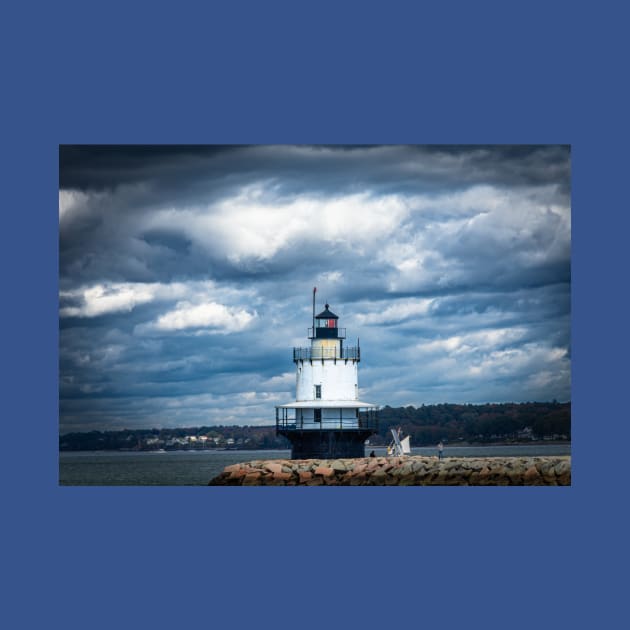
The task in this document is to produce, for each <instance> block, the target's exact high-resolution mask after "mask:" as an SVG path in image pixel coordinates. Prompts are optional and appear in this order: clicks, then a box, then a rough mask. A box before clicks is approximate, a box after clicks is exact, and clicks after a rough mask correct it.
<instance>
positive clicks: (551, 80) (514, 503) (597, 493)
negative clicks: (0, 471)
mask: <svg viewBox="0 0 630 630" xmlns="http://www.w3.org/2000/svg"><path fill="white" fill-rule="evenodd" d="M603 5H604V6H603V8H602V3H600V4H599V5H597V6H598V9H597V10H595V9H594V8H593V9H591V8H589V7H586V8H584V7H582V8H576V7H575V6H574V5H573V4H569V3H563V2H558V3H533V4H532V3H529V4H527V5H510V4H508V3H500V2H477V3H464V2H442V3H422V4H421V3H407V2H393V3H388V4H387V5H386V4H384V3H377V2H364V3H357V2H345V3H331V2H322V3H318V4H306V3H297V2H295V3H288V2H271V3H250V2H234V3H230V4H228V3H215V4H213V5H211V6H206V5H205V4H203V3H195V2H190V3H180V4H179V5H177V6H175V5H173V6H171V5H169V4H168V3H165V2H155V3H140V2H139V3H134V4H133V5H132V4H129V3H128V4H125V5H123V4H122V3H119V4H117V3H108V4H107V5H101V6H91V7H88V6H87V5H85V4H82V3H78V2H76V3H73V2H67V3H61V4H55V5H54V6H53V5H47V4H44V3H41V4H38V3H33V4H31V5H26V4H22V5H20V7H17V6H13V7H10V8H8V9H6V8H5V12H6V14H5V21H4V26H5V29H4V30H5V31H6V33H5V35H6V37H4V41H3V43H2V46H3V49H4V52H5V65H8V67H7V68H6V70H7V72H6V85H5V87H6V88H8V89H7V90H6V91H5V105H6V110H5V113H4V115H3V122H4V125H3V126H5V127H6V128H7V129H6V130H7V133H6V144H5V146H4V152H5V154H6V157H7V159H6V162H5V164H4V166H5V169H4V172H5V174H8V177H7V182H6V191H8V195H7V197H6V198H5V203H6V205H5V204H3V206H4V207H3V210H4V213H3V214H4V217H3V225H4V226H5V229H4V230H3V232H4V234H3V263H4V264H3V284H4V287H3V288H4V295H5V300H3V311H4V312H3V324H4V330H5V340H4V343H5V350H6V352H5V362H4V370H3V381H4V384H5V385H6V387H7V389H6V391H7V392H8V402H7V404H5V406H4V412H5V414H6V415H4V414H3V417H4V419H5V423H4V424H5V426H4V428H5V448H4V449H3V464H4V474H5V487H6V488H7V491H6V500H5V504H4V506H3V507H4V510H3V511H4V521H5V523H4V524H5V528H4V532H3V539H4V542H5V547H6V556H7V558H6V562H5V563H4V565H5V566H4V568H3V572H4V573H6V577H7V578H9V581H8V583H9V590H8V591H5V595H6V596H7V597H6V599H7V602H8V604H7V606H6V608H5V611H4V612H3V613H2V614H3V616H5V617H8V618H10V620H12V621H13V624H12V625H10V626H8V627H24V628H31V627H40V626H41V625H42V624H47V625H48V624H50V623H57V622H62V623H63V624H64V626H65V627H66V628H75V627H76V628H83V627H86V626H87V627H90V628H111V627H117V628H121V627H129V628H131V627H139V626H142V627H145V626H148V627H153V628H162V627H164V628H166V627H173V626H175V625H178V626H179V625H183V626H184V627H187V626H193V625H195V624H197V623H212V624H213V625H214V626H215V627H221V625H222V624H229V627H234V626H236V627H250V626H253V625H259V624H263V623H270V622H271V623H273V624H274V626H280V627H285V626H287V627H288V626H291V627H293V626H294V625H295V623H296V621H297V620H299V625H300V627H301V628H311V627H318V628H321V627H323V626H324V627H326V626H331V625H332V626H334V625H337V623H343V624H349V623H352V625H353V626H356V627H389V626H390V625H392V624H396V625H399V624H400V623H401V622H402V623H405V624H411V623H413V624H418V625H421V626H426V625H427V624H436V625H437V624H439V625H440V626H442V627H460V626H461V625H462V624H468V625H469V626H471V625H477V624H481V623H483V625H484V627H485V628H503V627H505V626H506V625H509V626H510V627H511V628H526V627H527V628H530V627H532V626H533V625H536V626H541V625H542V626H543V627H554V626H563V627H564V626H567V625H568V624H573V623H577V622H578V621H579V622H581V625H588V624H589V623H591V625H594V624H595V623H596V622H597V625H598V627H601V626H606V625H607V622H610V623H608V625H613V624H612V620H613V619H616V618H624V617H618V615H621V614H623V613H620V603H621V602H622V601H623V599H622V598H621V584H622V581H620V582H616V581H614V579H612V574H611V571H612V570H613V569H614V566H615V564H616V563H617V559H618V558H620V557H623V556H624V555H625V556H627V550H628V546H627V542H625V531H626V530H627V527H628V520H627V517H626V516H625V515H624V514H623V512H622V507H623V496H624V494H625V493H626V492H627V491H626V490H625V489H622V488H620V487H619V486H620V483H621V482H622V480H623V482H625V476H626V472H625V458H624V457H623V456H624V453H622V448H623V447H624V446H625V440H624V438H625V437H626V435H627V423H626V422H625V421H624V420H623V416H624V413H623V410H624V409H625V407H624V406H623V404H624V403H623V402H622V401H621V396H620V394H621V392H624V391H625V378H624V376H625V374H627V368H626V367H625V361H624V358H625V357H624V354H625V353H624V350H625V348H626V347H627V341H626V337H627V335H626V334H625V326H626V309H625V308H624V306H625V301H626V300H625V295H624V294H623V287H624V285H623V284H621V285H620V283H619V281H618V280H619V278H618V276H619V273H618V271H617V270H618V269H619V268H620V267H622V265H623V263H624V262H625V257H624V255H623V254H622V253H621V252H625V251H626V244H625V242H623V241H625V230H623V227H625V225H626V224H627V218H626V217H627V215H622V216H620V213H621V212H622V209H623V208H625V207H626V206H627V198H626V194H625V190H623V189H622V188H623V186H624V184H625V180H626V176H625V175H626V173H625V170H626V163H627V158H626V156H625V150H624V149H625V146H626V143H625V139H626V137H627V131H624V130H626V129H627V114H626V112H627V105H628V101H627V96H625V94H623V85H622V83H623V81H622V77H623V76H625V74H626V73H625V72H624V71H625V68H624V62H623V59H627V58H628V44H627V37H626V34H625V32H624V25H625V24H626V22H625V21H624V20H623V19H621V18H622V16H621V14H620V11H619V9H618V6H621V5H617V4H616V3H612V2H610V3H607V2H604V3H603ZM9 53H10V55H9ZM9 58H10V59H15V60H16V62H15V63H12V62H11V61H9V62H8V64H7V62H6V60H7V59H9ZM76 142H84V143H97V142H125V143H140V142H147V143H170V142H181V143H186V142H193V143H230V142H232V143H233V142H237V143H238V142H243V143H245V142H251V143H281V142H282V143H284V142H291V143H301V142H316V143H327V142H333V143H337V142H346V143H363V142H370V143H550V144H551V143H568V144H572V161H573V230H572V248H573V262H572V272H573V285H572V291H573V296H572V309H573V317H572V332H573V344H572V348H573V441H574V448H573V454H574V457H573V463H574V466H573V487H571V488H542V489H537V488H520V489H506V488H473V489H471V488H468V489H454V488H427V489H420V488H382V489H381V488H374V489H369V490H367V489H362V488H357V489H348V488H326V489H323V490H322V489H317V488H313V489H310V490H309V491H308V492H305V491H304V490H303V489H284V490H277V489H245V488H242V489H228V488H225V489H214V490H210V489H205V490H204V489H203V488H159V489H156V488H60V487H58V485H57V474H58V473H57V452H56V444H57V409H58V399H57V396H58V394H57V391H58V390H57V344H58V323H57V248H58V242H57V234H58V232H57V188H58V179H57V178H58V171H57V168H58V164H57V160H58V144H59V143H76ZM620 224H621V225H620ZM620 287H621V290H620ZM620 298H621V299H620ZM607 350H609V351H608V352H607ZM624 402H625V401H624ZM331 525H332V526H331ZM622 533H624V537H623V538H622ZM621 568H622V569H623V568H625V565H622V566H621ZM16 622H17V626H16ZM217 624H218V625H217Z"/></svg>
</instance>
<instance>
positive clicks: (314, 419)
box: [276, 288, 378, 459]
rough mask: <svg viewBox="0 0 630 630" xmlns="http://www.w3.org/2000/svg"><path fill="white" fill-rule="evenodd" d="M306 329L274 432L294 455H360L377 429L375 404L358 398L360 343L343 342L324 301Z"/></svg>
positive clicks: (336, 319)
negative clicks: (292, 387)
mask: <svg viewBox="0 0 630 630" xmlns="http://www.w3.org/2000/svg"><path fill="white" fill-rule="evenodd" d="M316 291H317V289H316V288H315V289H313V327H312V328H309V330H308V339H309V340H310V346H308V347H302V348H293V362H294V363H295V369H296V396H295V398H296V399H295V401H294V402H291V403H288V404H286V405H278V406H277V407H276V434H277V435H283V436H285V437H286V438H288V440H289V441H290V442H291V457H292V459H334V458H341V457H364V456H365V447H364V443H365V440H366V439H367V438H368V437H369V436H370V435H372V434H373V433H376V431H377V429H378V426H377V421H378V419H377V413H376V411H377V406H376V405H373V404H371V403H367V402H362V401H360V400H359V379H358V371H359V370H358V368H359V362H360V360H361V348H360V346H359V341H358V339H357V344H356V345H355V346H347V345H346V344H345V343H344V341H345V339H346V330H345V328H340V327H339V326H338V322H339V317H338V316H337V315H335V314H334V313H333V312H332V311H331V310H330V305H329V304H326V305H325V308H324V310H323V311H322V312H321V313H319V314H318V315H315V293H316Z"/></svg>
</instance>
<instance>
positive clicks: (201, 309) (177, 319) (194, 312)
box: [153, 302, 257, 333]
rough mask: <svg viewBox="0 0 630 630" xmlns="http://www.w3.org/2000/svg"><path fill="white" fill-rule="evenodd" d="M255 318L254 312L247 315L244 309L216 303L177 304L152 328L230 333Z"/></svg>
mask: <svg viewBox="0 0 630 630" xmlns="http://www.w3.org/2000/svg"><path fill="white" fill-rule="evenodd" d="M255 317H257V313H256V312H255V311H254V312H253V313H249V312H248V311H246V310H244V309H239V308H229V307H227V306H224V305H223V304H218V303H216V302H204V303H202V304H191V303H190V302H178V303H177V306H176V307H175V309H174V310H172V311H169V312H168V313H165V314H164V315H161V316H160V317H158V318H157V320H156V321H155V323H154V324H153V327H154V328H155V329H157V330H164V331H172V330H186V329H189V328H212V329H216V330H217V332H223V333H230V332H237V331H239V330H243V329H244V328H246V327H247V326H249V324H250V323H251V322H252V321H253V320H254V318H255Z"/></svg>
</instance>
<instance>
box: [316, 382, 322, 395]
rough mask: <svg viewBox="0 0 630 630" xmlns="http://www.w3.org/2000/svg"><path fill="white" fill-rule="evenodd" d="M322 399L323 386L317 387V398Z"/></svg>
mask: <svg viewBox="0 0 630 630" xmlns="http://www.w3.org/2000/svg"><path fill="white" fill-rule="evenodd" d="M321 397H322V386H321V385H315V398H321Z"/></svg>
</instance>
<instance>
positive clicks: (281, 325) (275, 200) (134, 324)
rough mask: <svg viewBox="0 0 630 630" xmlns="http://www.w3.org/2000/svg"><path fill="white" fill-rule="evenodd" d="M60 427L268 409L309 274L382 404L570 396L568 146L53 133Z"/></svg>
mask: <svg viewBox="0 0 630 630" xmlns="http://www.w3.org/2000/svg"><path fill="white" fill-rule="evenodd" d="M59 168H60V172H59V327H60V331H59V332H60V337H59V339H60V392H59V395H60V431H61V432H62V433H65V432H68V431H84V430H92V429H121V428H145V427H146V428H150V427H175V426H198V425H213V424H249V425H254V424H272V423H273V422H274V417H275V416H274V405H275V404H280V403H286V402H289V401H291V400H294V395H295V373H294V365H293V363H292V353H291V348H292V347H293V346H300V345H301V346H304V345H307V344H308V340H307V339H306V334H307V328H308V327H309V326H310V325H311V316H312V312H311V311H312V301H311V300H312V289H313V287H314V286H316V287H317V310H318V311H319V310H322V309H323V305H324V302H325V301H327V302H329V303H330V308H331V310H332V311H334V312H335V313H336V314H337V315H338V316H339V317H340V321H339V325H340V326H341V327H346V328H347V335H348V340H347V343H348V344H349V345H354V342H355V341H356V339H357V337H359V338H360V343H361V349H362V362H361V364H360V366H359V389H360V399H361V400H365V401H368V402H371V403H375V404H378V405H382V406H384V405H391V406H400V405H414V406H419V405H421V404H423V403H424V404H432V403H440V402H451V403H455V402H459V403H485V402H508V401H509V402H521V401H549V400H553V399H556V400H559V401H566V400H569V399H570V385H571V374H570V289H571V267H570V248H571V207H570V204H571V200H570V150H569V147H567V146H558V145H553V146H547V145H544V146H543V145H536V146H505V145H501V146H453V145H449V146H236V147H230V146H225V147H224V146H210V147H201V146H194V147H190V146H182V147H179V146H151V147H140V146H123V147H114V146H105V147H100V146H79V147H75V146H61V147H60V153H59Z"/></svg>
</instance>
